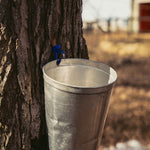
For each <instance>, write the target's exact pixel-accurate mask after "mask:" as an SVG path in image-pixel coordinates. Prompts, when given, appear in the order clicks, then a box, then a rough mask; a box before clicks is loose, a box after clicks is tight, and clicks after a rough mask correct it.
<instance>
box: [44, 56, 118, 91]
mask: <svg viewBox="0 0 150 150" xmlns="http://www.w3.org/2000/svg"><path fill="white" fill-rule="evenodd" d="M69 60H70V61H79V60H80V61H88V62H91V63H95V64H101V65H102V66H105V67H107V68H110V70H111V71H112V72H113V74H114V76H112V74H111V73H110V74H109V73H107V72H105V71H104V70H102V71H104V72H105V73H106V74H109V75H110V76H112V78H113V81H112V82H110V83H108V84H106V85H100V86H89V87H86V86H75V85H71V84H67V83H63V82H60V81H57V80H55V79H53V78H51V77H50V76H48V75H47V73H46V70H45V67H46V66H47V65H48V64H50V63H55V64H56V60H53V61H50V62H48V63H46V64H45V65H43V67H42V71H43V76H44V78H46V79H48V80H50V81H51V82H52V83H53V84H55V85H57V86H55V88H58V89H62V90H63V91H66V90H64V89H63V88H61V87H67V90H68V91H70V90H69V88H70V89H75V90H79V91H83V90H88V91H90V90H92V89H94V90H95V89H101V90H102V91H103V90H104V89H106V87H107V89H108V87H111V85H114V84H115V83H116V81H117V77H118V76H117V73H116V71H115V70H114V69H113V67H111V66H109V65H107V64H104V63H102V62H99V61H93V60H89V59H84V58H66V59H62V62H63V61H69ZM62 62H61V63H62ZM60 65H61V64H60ZM72 65H73V64H72ZM78 65H80V64H78ZM56 66H57V65H56ZM81 66H83V65H82V64H81ZM84 66H87V67H88V65H84ZM92 67H93V66H92ZM93 68H95V69H98V68H96V67H93ZM45 81H47V80H45ZM47 83H48V84H50V83H49V82H48V81H47ZM53 84H50V85H52V86H53ZM59 86H60V87H59ZM73 93H74V92H73ZM75 93H76V92H75ZM79 93H81V92H79ZM90 93H93V92H90Z"/></svg>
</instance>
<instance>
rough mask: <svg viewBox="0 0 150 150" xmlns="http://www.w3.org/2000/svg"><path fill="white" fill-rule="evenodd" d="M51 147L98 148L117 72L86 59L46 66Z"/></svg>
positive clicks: (56, 149) (54, 149)
mask: <svg viewBox="0 0 150 150" xmlns="http://www.w3.org/2000/svg"><path fill="white" fill-rule="evenodd" d="M43 76H44V92H45V112H46V122H47V129H48V138H49V148H50V150H98V147H99V144H100V141H101V136H102V131H103V127H104V124H105V120H106V116H107V111H108V106H109V99H110V95H111V91H112V88H113V85H114V83H115V82H116V79H117V74H116V72H115V71H114V69H112V68H111V67H109V66H107V65H105V64H103V63H99V62H95V61H90V60H86V59H63V60H62V61H61V63H60V65H59V66H58V65H56V61H52V62H49V63H48V64H46V65H45V66H44V67H43Z"/></svg>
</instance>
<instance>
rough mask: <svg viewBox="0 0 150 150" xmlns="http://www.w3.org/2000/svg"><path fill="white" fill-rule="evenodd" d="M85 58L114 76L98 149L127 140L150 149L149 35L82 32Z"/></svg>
mask: <svg viewBox="0 0 150 150" xmlns="http://www.w3.org/2000/svg"><path fill="white" fill-rule="evenodd" d="M84 37H85V39H86V42H87V46H88V50H89V57H90V59H91V60H96V61H101V62H104V63H106V64H108V65H110V66H112V67H113V68H114V69H115V70H116V71H117V73H118V81H117V84H116V86H115V89H114V91H113V95H112V99H111V102H110V108H109V112H108V117H107V121H106V125H105V129H104V134H103V138H102V146H110V145H115V144H116V143H117V142H125V141H128V140H131V139H136V140H138V141H140V142H141V143H142V144H143V145H145V146H148V147H150V34H127V33H112V34H109V35H108V34H102V33H100V32H99V31H96V32H92V33H85V34H84Z"/></svg>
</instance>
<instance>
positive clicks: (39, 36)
mask: <svg viewBox="0 0 150 150" xmlns="http://www.w3.org/2000/svg"><path fill="white" fill-rule="evenodd" d="M81 11H82V0H0V150H21V149H22V150H46V149H47V135H46V127H45V118H44V116H45V115H44V94H43V77H42V66H43V65H44V64H45V63H47V62H48V61H51V60H53V53H52V51H51V46H52V45H51V42H50V41H51V38H52V36H51V35H54V36H55V38H56V41H57V44H60V45H61V46H62V49H63V50H64V51H65V52H66V57H79V58H88V54H87V48H86V44H85V40H84V39H83V35H82V21H81Z"/></svg>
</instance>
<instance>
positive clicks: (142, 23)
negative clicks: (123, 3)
mask: <svg viewBox="0 0 150 150" xmlns="http://www.w3.org/2000/svg"><path fill="white" fill-rule="evenodd" d="M131 18H132V30H133V31H134V32H150V0H132V15H131Z"/></svg>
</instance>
